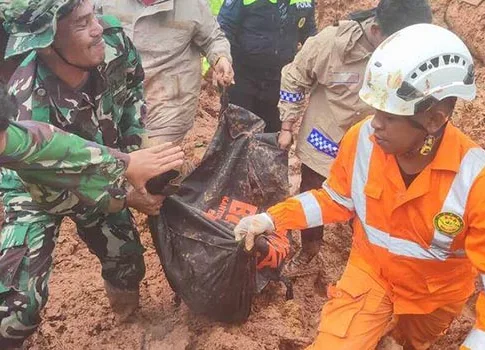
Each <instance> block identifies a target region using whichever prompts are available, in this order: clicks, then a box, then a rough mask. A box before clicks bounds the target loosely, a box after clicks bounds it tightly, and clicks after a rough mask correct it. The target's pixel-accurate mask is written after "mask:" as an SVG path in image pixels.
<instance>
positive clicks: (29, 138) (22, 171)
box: [0, 121, 129, 212]
mask: <svg viewBox="0 0 485 350" xmlns="http://www.w3.org/2000/svg"><path fill="white" fill-rule="evenodd" d="M128 163H129V156H128V155H127V154H125V153H122V152H119V151H116V150H112V149H110V148H108V147H105V146H102V145H98V144H96V143H94V142H89V141H86V140H84V139H82V138H80V137H79V136H76V135H73V134H68V133H65V132H63V131H61V130H59V129H57V128H55V127H54V126H52V125H49V124H45V123H39V122H31V121H22V122H15V123H12V124H11V125H10V126H9V127H8V128H7V130H6V134H5V148H4V150H3V152H2V154H1V155H0V166H3V167H6V168H9V169H12V170H16V171H17V173H18V175H19V176H20V178H21V179H22V180H23V181H24V182H26V183H29V184H34V185H35V186H27V188H29V187H30V188H33V187H36V188H37V189H39V188H41V187H48V188H51V189H54V190H55V189H58V191H66V190H68V191H70V192H71V193H74V194H75V195H76V197H77V198H78V199H79V201H80V202H82V203H83V204H84V205H87V206H96V207H97V208H98V210H100V211H103V212H112V211H113V210H116V209H118V208H120V209H121V208H122V207H123V205H124V199H125V196H126V191H125V189H124V187H123V182H124V177H123V174H124V172H125V170H126V168H127V166H128ZM50 191H51V190H47V191H43V190H42V189H40V190H37V191H36V192H37V193H42V192H44V193H47V192H50ZM48 197H49V196H44V195H36V194H33V195H32V198H33V199H34V200H36V201H37V202H41V204H49V203H45V202H44V201H46V200H48Z"/></svg>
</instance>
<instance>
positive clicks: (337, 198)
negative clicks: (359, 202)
mask: <svg viewBox="0 0 485 350" xmlns="http://www.w3.org/2000/svg"><path fill="white" fill-rule="evenodd" d="M322 188H323V189H324V190H325V192H327V193H328V195H329V196H330V198H332V200H333V201H334V202H335V203H337V204H340V205H341V206H344V207H346V208H347V209H348V210H352V211H353V210H354V202H353V201H352V198H348V197H345V196H342V195H340V194H338V193H337V192H335V191H334V190H333V189H332V188H331V187H330V186H329V185H328V184H327V181H325V182H324V183H323V185H322Z"/></svg>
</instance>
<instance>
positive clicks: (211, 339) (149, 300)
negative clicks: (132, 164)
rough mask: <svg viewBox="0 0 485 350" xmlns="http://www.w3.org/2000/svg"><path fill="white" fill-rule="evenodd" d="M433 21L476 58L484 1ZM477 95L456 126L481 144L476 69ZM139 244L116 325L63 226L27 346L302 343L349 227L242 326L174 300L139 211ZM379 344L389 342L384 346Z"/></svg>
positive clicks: (450, 339) (210, 125)
mask: <svg viewBox="0 0 485 350" xmlns="http://www.w3.org/2000/svg"><path fill="white" fill-rule="evenodd" d="M375 3H376V1H371V0H369V1H355V0H341V1H338V0H319V1H318V20H319V27H320V28H322V27H323V26H326V25H329V24H332V23H333V22H334V21H335V19H339V18H344V17H345V15H346V14H347V13H348V12H349V11H352V10H355V9H361V8H368V7H370V6H372V5H375ZM432 5H433V10H434V11H435V14H436V18H437V19H436V22H437V23H440V24H445V23H448V24H449V25H450V26H451V27H452V28H453V29H455V30H456V31H457V32H458V33H460V34H461V35H462V36H463V37H464V38H465V39H466V40H467V42H468V43H469V45H470V46H471V47H473V48H474V51H475V52H477V53H478V54H479V55H481V51H480V50H483V48H482V47H481V42H482V40H481V39H482V37H483V33H484V31H483V21H484V20H483V18H485V16H483V11H484V9H485V8H484V6H485V5H482V6H480V7H479V8H478V9H477V8H472V7H469V6H468V5H464V4H462V3H461V2H460V1H458V0H456V1H450V0H436V1H432ZM477 72H478V75H477V76H478V86H479V96H478V98H477V100H475V101H473V102H471V103H460V105H459V106H458V109H457V113H456V115H455V118H454V123H455V124H456V125H458V126H459V127H460V128H462V129H463V130H464V131H465V132H467V133H468V134H470V135H471V136H472V137H473V138H474V139H475V140H476V141H477V142H479V143H480V144H482V145H485V118H484V113H485V112H484V111H485V108H484V101H485V100H484V96H483V92H482V91H483V87H484V83H485V81H484V80H485V74H484V71H483V68H481V67H479V68H478V69H477ZM218 111H219V101H218V97H217V94H216V93H215V91H213V90H212V89H210V88H208V89H205V90H204V91H203V93H202V96H201V108H200V110H199V113H198V115H197V119H196V123H195V127H194V129H193V131H192V132H191V133H190V134H189V135H188V136H187V138H186V140H185V141H186V142H185V149H186V152H187V154H188V156H189V157H190V158H191V159H193V160H194V161H195V162H197V161H198V160H200V159H201V157H202V155H203V152H204V150H205V148H206V146H207V145H208V143H209V142H210V138H211V136H212V135H213V133H214V131H215V129H216V125H217V114H218ZM291 162H292V163H291V172H292V174H291V175H290V176H291V177H292V188H293V190H295V189H296V188H297V186H298V176H299V174H298V161H297V160H295V159H292V161H291ZM136 220H137V223H138V227H139V230H140V232H141V237H142V241H143V244H144V246H145V247H146V252H145V262H146V267H147V273H146V277H145V279H144V280H143V282H142V284H141V308H140V309H139V310H138V311H137V312H136V313H135V315H134V316H133V317H132V318H131V319H130V320H129V322H127V323H123V324H117V322H116V321H115V319H114V316H113V314H112V313H111V310H110V308H109V305H108V301H107V299H106V297H105V294H104V290H103V284H102V280H101V276H100V266H99V263H98V262H97V260H96V258H95V257H94V256H93V255H91V254H90V253H89V251H88V249H87V248H86V246H85V245H84V243H82V241H80V239H79V238H78V237H77V235H76V230H75V227H74V225H73V223H72V222H71V221H69V220H66V221H65V222H64V224H63V226H62V228H61V233H60V237H59V240H58V245H57V249H56V257H55V263H54V270H53V274H52V277H51V281H50V300H49V302H48V304H47V307H46V309H45V311H44V312H43V321H42V324H41V326H40V328H39V331H38V332H37V333H36V334H35V335H34V336H33V337H32V338H31V339H30V340H29V343H28V346H27V348H29V349H42V350H51V349H52V350H54V349H65V350H69V349H130V350H131V349H143V350H148V349H153V350H155V349H175V350H177V349H202V350H209V349H210V350H214V349H216V350H217V349H227V350H229V349H248V350H251V349H268V350H269V349H282V350H290V349H291V350H293V349H303V348H304V346H306V345H308V344H310V343H311V341H312V339H313V338H314V336H315V334H316V332H317V326H318V322H319V314H320V310H321V307H322V305H323V303H324V302H325V300H326V297H325V294H326V293H325V290H326V286H327V285H328V283H333V282H335V281H337V280H338V278H339V276H340V275H341V273H342V271H343V268H344V267H345V263H346V259H347V257H348V252H349V247H350V241H351V233H350V230H349V228H348V227H347V226H344V225H334V226H331V227H327V228H326V230H325V244H324V246H323V248H322V253H323V256H324V257H325V262H324V269H323V270H322V272H321V274H320V275H318V276H309V277H303V278H299V279H297V280H296V282H295V299H294V300H291V301H286V300H285V288H284V287H283V286H282V285H280V284H277V283H272V284H271V285H270V286H269V287H268V288H266V289H265V290H264V291H263V293H262V294H261V295H259V296H258V297H257V298H256V300H255V302H254V305H253V310H252V314H251V316H250V318H249V320H248V322H246V323H245V324H243V325H226V324H220V323H215V322H212V321H210V320H207V319H206V318H204V317H201V316H197V315H194V314H192V313H191V312H190V311H189V310H188V309H187V307H186V306H185V305H184V304H182V305H180V306H179V307H177V306H176V305H175V303H174V302H173V292H172V290H171V289H170V286H169V285H168V283H167V281H166V279H165V278H164V275H163V272H162V270H161V267H160V263H159V259H158V256H157V255H156V253H155V249H154V246H153V243H152V240H151V237H150V234H149V231H148V228H147V225H146V222H145V217H144V216H143V215H136ZM473 305H474V303H473V300H472V301H470V303H469V307H467V308H466V310H465V312H464V314H463V315H462V316H461V317H460V318H459V319H457V320H456V321H454V323H453V325H452V327H451V328H450V330H449V331H448V332H447V334H446V335H445V336H444V337H442V338H441V339H440V341H439V342H438V343H437V344H436V345H435V346H434V347H433V349H434V350H438V349H439V350H452V349H457V348H458V345H459V344H460V343H461V341H462V340H463V339H464V337H465V335H466V333H467V332H468V330H469V329H470V327H471V325H472V323H473V319H474V314H473ZM382 348H387V347H382Z"/></svg>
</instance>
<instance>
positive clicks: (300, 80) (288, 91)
mask: <svg viewBox="0 0 485 350" xmlns="http://www.w3.org/2000/svg"><path fill="white" fill-rule="evenodd" d="M304 58H305V57H301V53H299V54H298V55H297V56H296V58H295V60H294V61H293V62H292V63H290V64H287V65H286V66H284V67H283V69H282V71H281V88H280V101H279V103H278V108H279V110H280V120H281V121H282V122H291V123H295V122H296V121H298V120H299V119H300V117H301V116H302V115H303V112H304V110H305V95H306V94H307V93H308V92H309V91H310V89H311V88H312V86H313V85H314V84H315V82H316V80H315V79H314V78H313V76H312V73H311V67H307V66H306V65H307V63H306V62H304Z"/></svg>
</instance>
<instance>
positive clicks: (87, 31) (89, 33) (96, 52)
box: [53, 0, 105, 68]
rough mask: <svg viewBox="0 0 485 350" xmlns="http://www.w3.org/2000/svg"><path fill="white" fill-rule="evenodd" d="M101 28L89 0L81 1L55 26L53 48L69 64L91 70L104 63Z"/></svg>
mask: <svg viewBox="0 0 485 350" xmlns="http://www.w3.org/2000/svg"><path fill="white" fill-rule="evenodd" d="M102 35H103V27H102V26H101V25H100V24H99V21H98V19H97V18H96V16H95V13H94V6H93V3H92V2H91V0H82V1H81V3H80V4H79V6H77V7H76V8H75V9H74V11H72V12H71V13H70V14H69V15H67V16H66V17H64V18H62V19H61V20H60V21H59V23H58V26H57V33H56V36H55V39H54V44H53V46H54V47H55V48H56V50H57V51H58V52H59V53H60V54H61V55H62V57H63V58H64V59H65V60H67V61H68V62H69V63H71V64H73V65H76V66H80V67H85V68H93V67H96V66H98V65H99V64H100V63H102V62H103V61H104V55H105V44H104V40H103V36H102Z"/></svg>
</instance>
